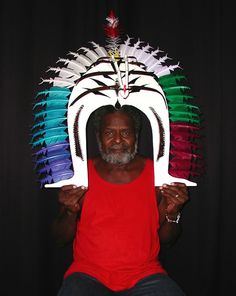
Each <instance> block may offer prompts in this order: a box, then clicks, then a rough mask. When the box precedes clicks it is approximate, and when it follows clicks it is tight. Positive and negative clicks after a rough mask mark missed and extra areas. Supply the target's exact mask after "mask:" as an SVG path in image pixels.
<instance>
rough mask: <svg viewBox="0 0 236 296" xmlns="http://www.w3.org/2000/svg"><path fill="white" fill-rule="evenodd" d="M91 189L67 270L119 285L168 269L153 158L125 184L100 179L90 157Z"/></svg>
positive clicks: (110, 285)
mask: <svg viewBox="0 0 236 296" xmlns="http://www.w3.org/2000/svg"><path fill="white" fill-rule="evenodd" d="M88 171H89V190H88V192H87V193H86V197H85V199H84V203H83V209H82V212H81V217H80V221H79V222H78V225H77V232H76V237H75V240H74V245H73V250H74V261H73V263H72V264H71V266H70V267H69V269H68V270H67V271H66V273H65V277H67V276H68V275H70V274H71V273H73V272H83V273H86V274H89V275H91V276H93V277H95V278H96V279H98V280H99V281H101V282H102V283H103V284H104V285H106V286H107V287H108V288H110V289H112V290H114V291H119V290H124V289H128V288H131V287H132V286H134V285H135V284H136V283H137V281H139V280H140V279H141V278H143V277H145V276H148V275H151V274H154V273H160V272H164V273H165V270H164V269H163V267H162V266H161V264H160V262H159V260H158V254H159V250H160V243H159V238H158V228H159V224H158V222H159V215H158V210H157V205H156V194H155V187H154V178H153V164H152V161H151V160H146V164H145V167H144V170H143V171H142V173H141V174H140V175H139V176H138V177H137V178H136V179H135V180H133V181H132V182H130V183H127V184H113V183H109V182H107V181H105V180H104V179H102V178H101V177H100V176H99V175H98V173H97V172H96V170H95V168H94V165H93V162H92V161H91V160H89V162H88Z"/></svg>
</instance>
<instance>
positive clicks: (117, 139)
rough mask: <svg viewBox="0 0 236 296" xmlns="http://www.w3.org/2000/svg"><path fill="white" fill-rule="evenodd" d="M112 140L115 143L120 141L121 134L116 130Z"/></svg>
mask: <svg viewBox="0 0 236 296" xmlns="http://www.w3.org/2000/svg"><path fill="white" fill-rule="evenodd" d="M114 140H115V142H116V143H120V142H121V140H122V138H121V134H120V133H118V132H117V133H116V134H115V139H114Z"/></svg>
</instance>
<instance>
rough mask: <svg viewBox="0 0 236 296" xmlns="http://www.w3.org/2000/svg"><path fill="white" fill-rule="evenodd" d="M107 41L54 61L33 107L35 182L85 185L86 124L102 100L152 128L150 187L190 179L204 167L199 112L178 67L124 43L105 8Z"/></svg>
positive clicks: (142, 47) (131, 42)
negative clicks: (133, 111)
mask: <svg viewBox="0 0 236 296" xmlns="http://www.w3.org/2000/svg"><path fill="white" fill-rule="evenodd" d="M105 32H106V36H107V45H106V46H105V47H103V46H100V45H98V44H96V43H95V42H91V45H90V47H88V48H87V47H82V48H80V49H79V50H78V51H77V52H69V56H70V57H71V58H60V59H59V60H58V62H57V63H58V67H51V68H49V70H48V71H50V72H52V73H54V74H53V75H51V77H49V78H47V79H43V80H42V83H43V85H46V88H45V89H43V90H41V91H39V92H38V93H37V95H36V101H35V103H34V106H33V113H34V125H33V127H32V141H31V145H32V148H33V149H34V160H35V169H36V172H37V174H38V176H39V182H40V184H41V186H45V187H60V186H63V185H66V184H76V185H78V186H81V185H84V186H88V177H87V152H86V151H87V149H86V148H87V146H86V145H87V143H86V125H87V121H88V119H89V116H90V115H91V113H92V112H93V111H94V110H96V109H97V108H99V107H101V106H103V105H114V106H115V105H116V104H117V103H118V104H119V105H121V106H122V105H132V106H134V107H136V108H138V109H139V110H141V111H142V112H143V113H144V114H145V115H146V116H147V118H148V119H149V121H150V124H151V128H152V139H153V160H154V173H155V185H156V186H158V185H162V184H163V183H170V182H183V183H185V184H186V185H188V186H195V185H196V183H194V182H192V181H190V179H191V178H192V177H196V176H199V175H200V174H201V171H202V156H201V147H200V145H199V143H198V139H199V137H200V112H199V108H198V107H197V106H196V105H195V104H194V97H193V96H192V95H191V94H190V93H189V91H190V87H189V86H188V85H186V77H185V75H184V74H183V73H182V69H181V68H180V66H179V63H178V64H174V65H172V64H171V63H169V60H170V58H168V56H167V55H166V54H164V53H163V51H161V50H159V49H156V50H153V48H152V47H151V46H150V45H149V44H146V43H145V42H142V41H140V40H136V41H135V40H133V39H131V38H129V37H128V38H127V39H126V40H125V42H122V41H121V39H120V35H119V27H118V19H117V18H116V17H115V15H114V13H113V12H111V13H110V15H109V16H108V17H107V25H106V26H105Z"/></svg>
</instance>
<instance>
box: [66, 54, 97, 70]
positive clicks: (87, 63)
mask: <svg viewBox="0 0 236 296" xmlns="http://www.w3.org/2000/svg"><path fill="white" fill-rule="evenodd" d="M68 54H69V55H73V57H75V58H76V59H75V60H76V61H78V62H79V63H81V64H82V65H84V66H86V67H90V66H91V64H92V61H91V60H90V59H88V58H87V57H86V56H85V55H83V54H79V53H77V52H72V51H70V52H69V53H68Z"/></svg>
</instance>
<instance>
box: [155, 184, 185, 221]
mask: <svg viewBox="0 0 236 296" xmlns="http://www.w3.org/2000/svg"><path fill="white" fill-rule="evenodd" d="M159 189H160V191H161V196H162V198H161V204H162V208H164V209H165V211H166V214H167V215H168V216H169V217H175V216H176V215H177V214H178V213H179V212H180V211H181V210H182V208H183V206H184V204H185V203H186V202H187V201H188V200H189V196H188V190H187V186H186V185H185V184H184V183H177V182H176V183H171V184H170V185H167V184H163V185H162V186H160V187H159Z"/></svg>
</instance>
